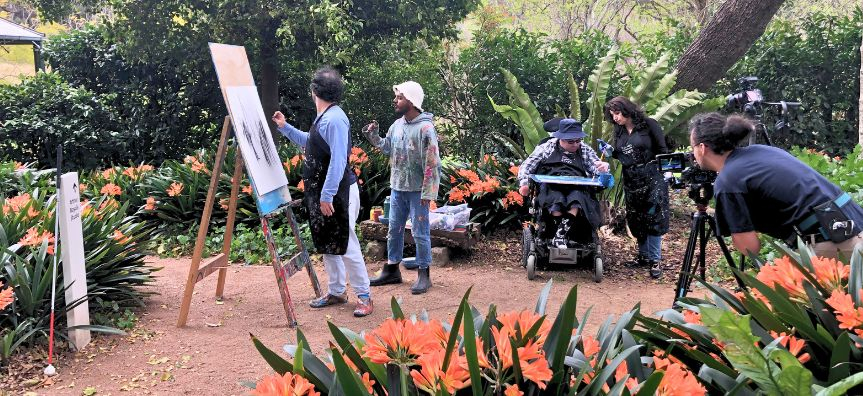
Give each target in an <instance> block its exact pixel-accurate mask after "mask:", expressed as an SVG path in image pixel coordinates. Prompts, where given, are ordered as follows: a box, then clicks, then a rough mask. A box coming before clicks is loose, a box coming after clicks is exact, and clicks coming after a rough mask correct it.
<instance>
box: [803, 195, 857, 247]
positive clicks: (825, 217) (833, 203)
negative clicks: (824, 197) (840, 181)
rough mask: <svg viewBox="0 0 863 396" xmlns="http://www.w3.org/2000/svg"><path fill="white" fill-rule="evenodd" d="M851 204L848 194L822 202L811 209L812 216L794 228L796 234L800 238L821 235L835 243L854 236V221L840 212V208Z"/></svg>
mask: <svg viewBox="0 0 863 396" xmlns="http://www.w3.org/2000/svg"><path fill="white" fill-rule="evenodd" d="M848 202H851V196H850V195H848V193H842V194H840V195H839V196H838V197H836V198H834V199H832V200H830V201H827V202H824V203H822V204H820V205H818V206H815V207H814V208H812V214H811V215H809V216H807V217H806V218H805V219H803V221H801V222H800V223H798V224H797V226H795V227H794V229H795V231H797V234H799V235H801V236H805V235H811V234H821V237H823V238H824V240H827V241H832V242H835V243H840V242H844V241H846V240H848V239H850V238H851V237H853V236H854V235H855V234H854V226H855V224H854V220H851V219H849V218H848V216H847V215H845V213H843V212H842V207H843V206H845V205H846V204H847V203H848Z"/></svg>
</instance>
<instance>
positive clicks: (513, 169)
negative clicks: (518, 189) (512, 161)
mask: <svg viewBox="0 0 863 396" xmlns="http://www.w3.org/2000/svg"><path fill="white" fill-rule="evenodd" d="M509 173H512V175H513V176H518V167H517V166H515V165H513V166H510V167H509Z"/></svg>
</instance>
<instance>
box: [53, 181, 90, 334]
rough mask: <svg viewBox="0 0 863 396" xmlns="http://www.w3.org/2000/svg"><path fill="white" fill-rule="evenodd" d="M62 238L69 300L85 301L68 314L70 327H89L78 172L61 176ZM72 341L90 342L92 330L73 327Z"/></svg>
mask: <svg viewBox="0 0 863 396" xmlns="http://www.w3.org/2000/svg"><path fill="white" fill-rule="evenodd" d="M59 199H60V210H59V216H60V217H59V220H60V241H61V246H62V247H61V250H62V251H63V255H62V257H63V284H64V285H65V286H66V303H67V304H69V303H71V302H73V301H77V300H79V299H82V298H83V299H84V302H83V303H81V304H79V305H78V306H76V307H75V308H72V309H70V310H69V311H68V312H67V313H66V322H67V325H68V326H69V327H72V326H89V325H90V309H89V305H88V304H87V271H86V269H85V267H84V236H83V233H82V231H81V195H80V194H79V193H78V172H69V173H67V174H65V175H63V176H61V177H60V198H59ZM69 340H70V341H72V345H73V346H74V347H75V349H76V350H81V348H83V347H84V346H85V345H87V344H88V343H90V330H80V329H79V330H69Z"/></svg>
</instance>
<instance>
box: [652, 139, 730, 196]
mask: <svg viewBox="0 0 863 396" xmlns="http://www.w3.org/2000/svg"><path fill="white" fill-rule="evenodd" d="M656 162H657V163H658V165H659V171H660V172H663V173H664V172H672V173H677V172H680V178H679V179H678V178H675V177H672V178H671V179H670V180H669V185H670V186H671V188H687V187H688V188H689V193H688V195H689V198H692V200H693V201H695V203H697V204H699V205H707V203H708V202H709V201H710V199H711V198H712V197H713V182H715V181H716V176H717V174H716V172H714V171H710V170H706V169H702V168H701V167H699V166H698V164H697V163H696V162H695V157H694V156H693V155H692V152H688V153H680V152H678V153H671V154H659V155H657V156H656Z"/></svg>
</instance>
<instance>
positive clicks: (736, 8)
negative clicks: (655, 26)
mask: <svg viewBox="0 0 863 396" xmlns="http://www.w3.org/2000/svg"><path fill="white" fill-rule="evenodd" d="M783 2H784V0H759V1H751V0H728V1H726V2H725V3H723V4H722V6H720V8H719V10H717V11H716V14H715V15H714V16H713V18H712V19H710V22H708V23H707V25H706V26H704V29H702V30H701V33H699V35H698V37H696V38H695V41H693V42H692V44H691V45H689V47H688V48H687V49H686V51H685V52H684V53H683V56H682V57H681V58H680V61H679V62H678V63H677V71H678V73H679V74H678V76H677V85H676V86H675V90H677V89H681V88H685V89H697V90H699V91H702V92H704V91H706V90H707V89H708V88H710V86H711V85H713V83H715V82H716V81H717V80H719V79H720V78H722V77H723V76H725V72H727V71H728V69H729V68H731V66H733V65H734V63H736V62H737V60H739V59H740V58H741V57H743V55H744V54H746V51H747V50H749V47H750V46H752V44H753V43H754V42H755V40H757V39H758V37H760V36H761V34H763V33H764V29H765V28H766V27H767V23H768V22H770V19H771V18H773V15H774V14H776V12H777V11H778V10H779V7H780V6H781V5H782V3H783Z"/></svg>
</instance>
